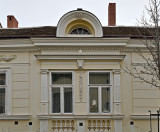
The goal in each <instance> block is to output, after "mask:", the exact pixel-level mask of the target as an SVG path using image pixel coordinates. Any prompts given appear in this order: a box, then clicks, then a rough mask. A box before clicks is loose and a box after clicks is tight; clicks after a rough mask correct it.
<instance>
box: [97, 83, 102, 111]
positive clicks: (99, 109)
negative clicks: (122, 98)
mask: <svg viewBox="0 0 160 132" xmlns="http://www.w3.org/2000/svg"><path fill="white" fill-rule="evenodd" d="M98 102H99V108H98V111H99V113H101V112H102V107H101V106H102V98H101V87H100V86H99V87H98Z"/></svg>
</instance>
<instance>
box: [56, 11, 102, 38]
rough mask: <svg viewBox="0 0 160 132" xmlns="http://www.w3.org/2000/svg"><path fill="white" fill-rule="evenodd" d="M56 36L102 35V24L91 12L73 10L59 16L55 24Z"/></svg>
mask: <svg viewBox="0 0 160 132" xmlns="http://www.w3.org/2000/svg"><path fill="white" fill-rule="evenodd" d="M56 36H57V37H102V36H103V30H102V25H101V23H100V21H99V20H98V18H97V17H96V16H95V15H93V14H92V13H90V12H88V11H84V10H74V11H71V12H68V13H66V14H65V15H63V16H62V17H61V19H60V20H59V22H58V25H57V32H56Z"/></svg>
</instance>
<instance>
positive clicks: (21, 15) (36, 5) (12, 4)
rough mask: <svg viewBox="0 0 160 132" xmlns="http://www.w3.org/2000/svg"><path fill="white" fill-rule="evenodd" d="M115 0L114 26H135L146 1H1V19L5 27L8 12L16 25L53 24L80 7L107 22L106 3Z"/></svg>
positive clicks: (106, 23)
mask: <svg viewBox="0 0 160 132" xmlns="http://www.w3.org/2000/svg"><path fill="white" fill-rule="evenodd" d="M109 3H116V7H117V25H123V26H135V25H136V23H137V20H136V19H139V18H140V17H141V16H142V14H143V11H144V10H145V8H144V6H145V5H147V4H148V0H0V22H1V24H2V26H3V27H4V28H6V27H7V26H6V25H7V15H14V16H15V17H16V19H17V20H18V22H19V27H33V26H36V27H37V26H56V25H57V23H58V21H59V19H60V18H61V17H62V16H63V15H64V14H65V13H67V12H69V11H72V10H76V9H77V8H82V9H83V10H87V11H89V12H91V13H93V14H95V15H96V16H97V17H98V19H99V20H100V22H101V23H102V25H103V26H107V25H108V4H109Z"/></svg>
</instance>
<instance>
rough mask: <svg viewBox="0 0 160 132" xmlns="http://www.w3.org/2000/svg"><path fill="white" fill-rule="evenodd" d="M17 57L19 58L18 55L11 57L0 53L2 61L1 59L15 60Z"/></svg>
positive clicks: (6, 60)
mask: <svg viewBox="0 0 160 132" xmlns="http://www.w3.org/2000/svg"><path fill="white" fill-rule="evenodd" d="M16 58H17V56H16V55H10V57H7V56H5V55H0V62H1V61H5V62H9V61H12V60H15V59H16Z"/></svg>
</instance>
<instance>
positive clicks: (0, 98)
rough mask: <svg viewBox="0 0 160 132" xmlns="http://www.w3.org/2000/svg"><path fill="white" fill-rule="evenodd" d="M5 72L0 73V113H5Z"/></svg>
mask: <svg viewBox="0 0 160 132" xmlns="http://www.w3.org/2000/svg"><path fill="white" fill-rule="evenodd" d="M5 92H6V74H5V73H0V114H3V113H5Z"/></svg>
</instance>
